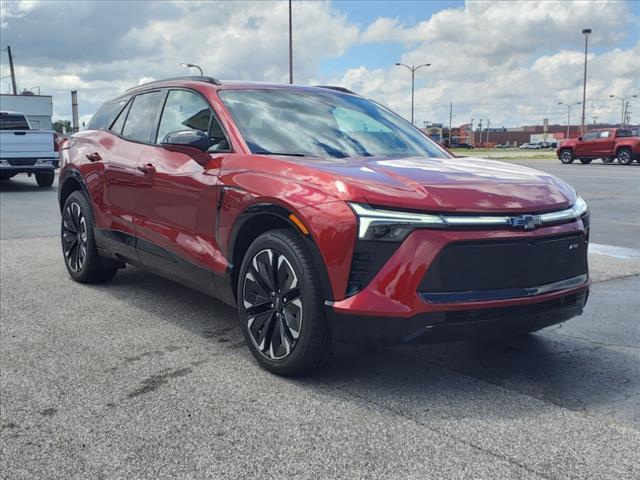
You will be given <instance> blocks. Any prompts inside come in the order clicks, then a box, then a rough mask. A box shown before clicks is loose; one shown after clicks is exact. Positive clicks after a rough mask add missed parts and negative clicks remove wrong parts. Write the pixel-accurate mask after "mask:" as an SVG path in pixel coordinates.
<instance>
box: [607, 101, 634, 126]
mask: <svg viewBox="0 0 640 480" xmlns="http://www.w3.org/2000/svg"><path fill="white" fill-rule="evenodd" d="M637 96H638V95H630V96H628V97H625V98H622V97H619V96H618V95H609V98H617V99H618V100H620V101H621V102H622V113H621V116H620V128H622V127H624V113H625V112H624V111H625V102H626V101H627V100H631V99H632V98H637Z"/></svg>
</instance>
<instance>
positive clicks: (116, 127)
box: [109, 102, 131, 134]
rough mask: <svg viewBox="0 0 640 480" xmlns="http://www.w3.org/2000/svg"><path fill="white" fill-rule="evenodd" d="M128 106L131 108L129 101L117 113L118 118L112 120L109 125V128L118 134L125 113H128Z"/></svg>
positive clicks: (122, 124) (120, 130)
mask: <svg viewBox="0 0 640 480" xmlns="http://www.w3.org/2000/svg"><path fill="white" fill-rule="evenodd" d="M129 108H131V102H129V103H128V104H127V106H126V107H124V108H123V109H122V111H121V112H120V115H118V118H116V121H115V122H113V125H111V128H110V129H109V130H111V131H112V132H115V133H118V134H120V133H122V127H123V126H124V121H125V120H126V118H127V113H129Z"/></svg>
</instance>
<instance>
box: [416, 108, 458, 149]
mask: <svg viewBox="0 0 640 480" xmlns="http://www.w3.org/2000/svg"><path fill="white" fill-rule="evenodd" d="M452 120H453V102H449V148H451V145H452V143H451V121H452ZM412 121H413V119H412Z"/></svg>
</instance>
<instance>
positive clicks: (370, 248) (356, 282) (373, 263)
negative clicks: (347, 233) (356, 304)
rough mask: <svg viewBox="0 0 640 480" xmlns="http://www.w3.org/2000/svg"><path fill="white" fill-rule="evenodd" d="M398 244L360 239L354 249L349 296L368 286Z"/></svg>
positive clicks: (348, 289) (348, 286)
mask: <svg viewBox="0 0 640 480" xmlns="http://www.w3.org/2000/svg"><path fill="white" fill-rule="evenodd" d="M398 246H399V243H396V242H375V241H364V240H363V241H358V242H357V243H356V246H355V248H354V250H353V259H352V261H351V273H350V274H349V283H348V285H347V297H350V296H351V295H355V294H356V293H358V292H359V291H360V290H362V289H363V288H364V287H366V286H367V285H368V284H369V282H370V281H371V280H372V279H373V277H375V276H376V273H378V272H379V271H380V269H381V268H382V267H383V265H384V264H385V263H387V261H388V260H389V259H390V258H391V255H393V252H395V251H396V249H397V248H398Z"/></svg>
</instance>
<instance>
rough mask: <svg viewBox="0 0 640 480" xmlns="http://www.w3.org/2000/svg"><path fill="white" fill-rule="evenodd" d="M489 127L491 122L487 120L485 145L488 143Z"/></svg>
mask: <svg viewBox="0 0 640 480" xmlns="http://www.w3.org/2000/svg"><path fill="white" fill-rule="evenodd" d="M490 125H491V120H489V119H488V118H487V143H489V127H490Z"/></svg>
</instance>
